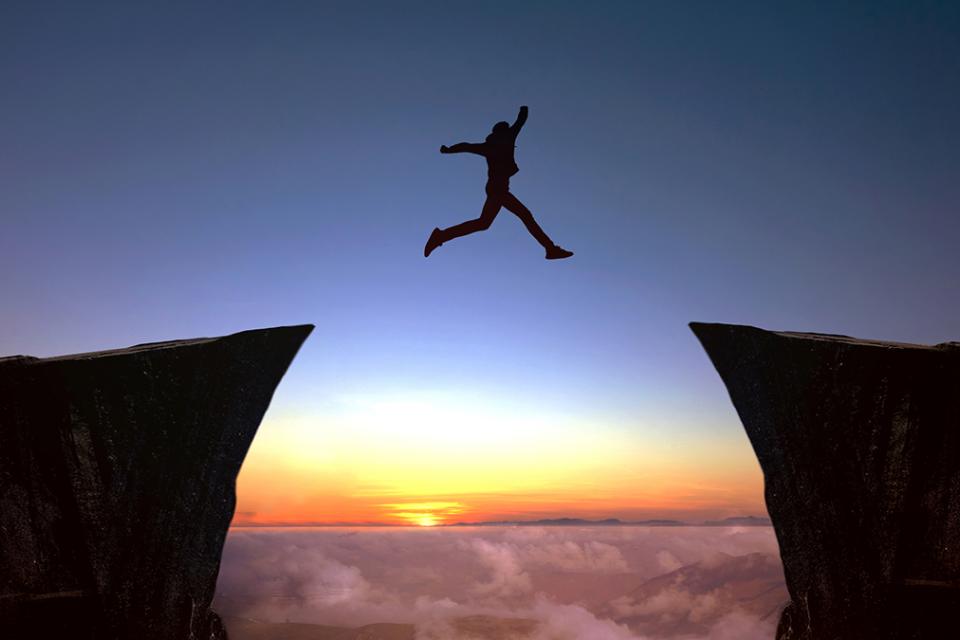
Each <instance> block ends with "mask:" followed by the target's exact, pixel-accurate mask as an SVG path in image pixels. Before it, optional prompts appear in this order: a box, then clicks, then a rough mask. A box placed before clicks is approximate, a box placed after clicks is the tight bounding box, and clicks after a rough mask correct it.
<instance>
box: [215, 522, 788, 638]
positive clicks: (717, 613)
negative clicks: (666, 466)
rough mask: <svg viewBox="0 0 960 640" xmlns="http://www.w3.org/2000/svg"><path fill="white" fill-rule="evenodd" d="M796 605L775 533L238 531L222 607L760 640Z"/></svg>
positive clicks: (511, 630) (278, 617)
mask: <svg viewBox="0 0 960 640" xmlns="http://www.w3.org/2000/svg"><path fill="white" fill-rule="evenodd" d="M786 598H787V595H786V590H785V588H784V586H783V577H782V569H781V566H780V562H779V555H778V552H777V546H776V540H775V538H774V536H773V532H772V530H771V529H769V528H765V527H752V528H750V527H744V528H718V527H661V528H656V527H582V528H573V527H552V528H541V527H512V528H509V527H508V528H499V527H497V528H494V527H483V528H442V529H439V528H435V529H344V528H326V529H233V530H232V531H231V533H230V535H229V536H228V539H227V544H226V547H225V549H224V556H223V562H222V566H221V572H220V580H219V583H218V591H217V597H216V601H215V607H216V608H217V610H218V611H220V612H222V613H223V614H224V615H226V616H237V617H245V618H253V619H257V620H263V621H269V622H287V621H289V622H304V623H314V624H327V625H336V626H343V627H359V626H362V625H368V624H373V623H383V622H391V623H406V624H411V625H416V638H417V640H440V639H447V640H450V639H455V640H479V639H482V638H489V639H500V638H503V639H508V638H509V639H518V640H519V639H521V638H524V639H529V640H577V639H581V638H591V639H593V640H654V639H657V638H664V639H668V638H678V639H679V638H683V639H684V640H689V639H703V640H726V639H728V638H730V639H733V638H737V639H738V640H752V639H756V640H760V639H761V638H763V639H766V638H771V637H773V630H774V626H775V624H776V620H777V615H778V612H779V608H780V606H781V605H782V604H783V603H784V602H785V601H786Z"/></svg>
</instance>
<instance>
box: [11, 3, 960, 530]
mask: <svg viewBox="0 0 960 640" xmlns="http://www.w3.org/2000/svg"><path fill="white" fill-rule="evenodd" d="M958 34H960V5H957V4H956V3H950V2H896V3H895V2H864V3H820V2H810V3H803V4H802V6H790V7H784V6H775V4H774V3H766V2H755V3H753V2H733V3H722V4H718V3H712V2H689V3H675V2H606V3H601V4H600V5H597V6H593V5H589V4H587V3H582V2H524V3H512V4H511V3H499V2H484V3H467V2H415V1H412V2H405V3H390V2H384V3H377V2H342V3H341V2H307V1H303V2H291V1H274V2H208V3H202V4H197V3H176V2H174V3H143V2H133V3H131V2H116V3H113V2H100V3H95V4H92V5H91V4H89V3H74V2H64V3H60V2H43V3H37V2H18V1H14V2H5V3H3V5H2V7H0V83H2V87H3V96H2V99H0V299H2V300H3V306H2V314H0V329H2V330H0V354H31V355H36V356H46V355H55V354H61V353H71V352H81V351H90V350H95V349H102V348H111V347H118V346H126V345H129V344H135V343H140V342H148V341H156V340H164V339H173V338H185V337H196V336H212V335H222V334H228V333H231V332H235V331H240V330H244V329H249V328H256V327H267V326H276V325H288V324H299V323H312V324H315V325H316V326H317V329H316V330H315V332H314V333H313V335H312V336H311V338H310V339H309V340H308V342H307V344H306V345H305V346H304V348H303V349H302V351H301V352H300V355H299V356H298V357H297V359H296V361H295V362H294V364H293V366H292V367H291V369H290V371H289V372H288V374H287V376H286V378H285V379H284V381H283V382H282V384H281V385H280V387H279V389H278V391H277V394H276V396H275V398H274V402H273V404H272V406H271V409H270V411H269V412H268V414H267V416H266V418H265V420H264V422H263V424H262V426H261V429H260V432H259V433H258V436H257V438H256V440H255V442H254V444H253V447H252V448H251V451H250V454H249V456H248V459H247V461H246V463H245V466H244V469H243V471H242V472H241V476H240V478H239V480H238V507H237V517H236V519H235V523H237V524H280V523H287V524H297V523H334V522H383V523H406V524H439V523H444V522H452V521H457V520H467V521H479V520H496V519H518V518H522V519H528V518H538V517H557V516H578V517H620V518H624V519H643V518H648V517H677V518H681V519H705V518H715V517H724V516H730V515H744V514H762V512H763V509H764V507H763V499H762V477H761V474H760V471H759V468H758V466H757V464H756V462H755V459H754V457H753V454H752V452H751V450H750V446H749V443H748V441H747V439H746V436H745V435H744V433H743V431H742V429H741V427H740V425H739V422H738V420H737V417H736V414H735V412H734V410H733V408H732V406H731V405H730V402H729V399H728V397H727V395H726V392H725V390H724V388H723V386H722V383H721V382H720V380H719V378H718V376H717V375H716V373H715V372H714V371H713V369H712V367H711V366H710V363H709V361H708V360H707V358H706V356H705V355H704V353H703V352H702V350H701V349H700V347H699V345H698V344H697V342H696V340H695V339H694V337H693V335H692V334H691V333H690V331H689V329H688V328H687V323H688V322H690V321H713V322H730V323H742V324H751V325H755V326H760V327H765V328H770V329H784V330H798V331H819V332H828V333H841V334H848V335H855V336H859V337H864V338H876V339H890V340H900V341H907V342H922V343H935V342H942V341H947V340H956V339H958V334H960V328H958V323H957V318H958V317H960V286H958V278H957V276H958V271H960V258H958V257H957V256H958V254H957V250H956V239H957V237H958V235H960V218H958V215H957V202H958V196H960V156H958V155H957V151H956V150H957V149H958V148H960V144H958V143H960V126H958V125H960V37H958ZM522 104H526V105H529V107H530V118H529V121H528V122H527V124H526V126H525V127H524V129H523V132H522V133H521V135H520V137H519V139H518V142H517V149H516V157H517V163H518V164H519V166H520V173H519V174H517V175H516V176H515V177H514V178H513V180H512V183H511V189H512V191H513V193H514V194H516V195H517V197H519V198H520V199H521V200H522V201H523V202H524V203H525V204H526V205H527V206H528V207H529V208H530V209H531V210H532V211H533V213H534V215H535V216H536V217H537V219H538V220H539V222H540V223H541V225H542V226H543V227H544V228H545V229H546V231H547V232H548V233H549V234H550V235H551V236H552V237H553V238H554V240H556V242H557V243H559V244H561V245H563V246H564V247H566V248H569V249H571V250H573V251H575V253H576V255H575V256H574V257H573V258H571V259H568V260H564V261H557V262H554V261H546V260H544V259H543V253H542V250H541V249H540V247H539V246H538V245H537V244H536V243H535V241H534V240H533V239H532V238H531V237H529V236H528V235H527V234H526V232H525V230H524V228H523V226H522V225H521V224H520V222H519V221H518V220H517V219H516V218H515V217H514V216H513V215H512V214H510V213H509V212H506V211H504V212H501V214H500V216H499V218H498V219H497V220H496V222H495V223H494V225H493V226H492V227H491V228H490V229H489V230H487V231H485V232H484V233H482V234H478V235H474V236H470V237H467V238H463V239H459V240H456V241H454V242H451V243H448V244H446V245H444V246H443V247H441V248H439V249H438V250H437V251H436V252H434V254H433V255H431V257H430V258H429V259H424V258H423V255H422V248H423V244H424V242H425V241H426V238H427V236H428V235H429V232H430V230H431V229H433V228H434V227H435V226H442V227H445V226H451V225H453V224H455V223H458V222H461V221H463V220H465V219H468V218H472V217H475V216H476V215H478V214H479V211H480V207H481V205H482V201H483V197H484V192H483V181H484V179H485V167H484V165H483V161H482V159H480V158H477V157H474V156H469V155H466V154H464V155H453V156H450V155H441V154H440V153H439V147H440V145H442V144H453V143H455V142H460V141H481V140H482V139H483V138H484V137H485V136H486V134H487V133H488V132H489V130H490V127H491V126H492V124H493V123H494V122H497V121H499V120H509V121H512V120H513V118H514V117H515V116H516V113H517V109H518V107H519V106H520V105H522Z"/></svg>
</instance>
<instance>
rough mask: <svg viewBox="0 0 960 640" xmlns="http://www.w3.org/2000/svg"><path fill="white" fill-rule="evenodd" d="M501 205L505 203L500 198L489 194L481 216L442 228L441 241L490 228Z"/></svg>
mask: <svg viewBox="0 0 960 640" xmlns="http://www.w3.org/2000/svg"><path fill="white" fill-rule="evenodd" d="M501 206H503V205H502V204H501V203H500V198H497V197H494V196H487V200H486V202H484V203H483V210H482V211H481V212H480V217H479V218H474V219H473V220H467V221H466V222H461V223H460V224H458V225H454V226H452V227H447V228H446V229H441V230H440V239H441V241H442V242H447V241H448V240H453V239H454V238H459V237H460V236H465V235H468V234H471V233H476V232H477V231H483V230H484V229H489V228H490V225H491V224H493V221H494V219H495V218H496V217H497V214H498V213H499V212H500V207H501Z"/></svg>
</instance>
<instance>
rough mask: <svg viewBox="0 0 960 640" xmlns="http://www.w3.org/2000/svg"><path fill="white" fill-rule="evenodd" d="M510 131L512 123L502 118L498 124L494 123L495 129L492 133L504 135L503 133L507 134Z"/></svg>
mask: <svg viewBox="0 0 960 640" xmlns="http://www.w3.org/2000/svg"><path fill="white" fill-rule="evenodd" d="M508 131H510V123H508V122H504V121H503V120H501V121H500V122H498V123H497V124H495V125H493V130H492V131H491V132H490V133H492V134H493V135H495V136H502V135H505V134H506V133H507V132H508Z"/></svg>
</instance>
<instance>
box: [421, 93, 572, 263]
mask: <svg viewBox="0 0 960 640" xmlns="http://www.w3.org/2000/svg"><path fill="white" fill-rule="evenodd" d="M527 113H528V109H527V107H526V106H522V107H520V113H519V115H517V120H516V122H514V123H513V124H512V125H511V124H507V123H506V122H498V123H497V124H495V125H493V130H492V131H491V132H490V135H488V136H487V138H486V140H485V141H484V142H481V143H471V142H459V143H457V144H454V145H451V146H449V147H448V146H446V145H443V146H441V147H440V153H464V152H466V153H475V154H477V155H480V156H483V157H484V158H486V159H487V186H486V192H487V200H486V202H484V203H483V209H482V210H481V212H480V217H479V218H475V219H473V220H467V221H466V222H461V223H460V224H458V225H454V226H452V227H448V228H446V229H441V228H439V227H436V228H434V230H433V232H432V233H431V234H430V237H429V238H428V239H427V244H426V246H424V248H423V256H424V257H428V256H429V255H430V254H431V253H432V252H433V250H434V249H436V248H437V247H439V246H440V245H442V244H443V243H444V242H449V241H450V240H453V239H454V238H459V237H461V236H465V235H468V234H470V233H475V232H477V231H483V230H484V229H488V228H490V225H491V224H493V221H494V219H495V218H496V217H497V214H498V213H499V212H500V208H501V207H503V208H506V210H507V211H510V212H511V213H513V214H514V215H516V216H517V217H518V218H520V220H521V221H522V222H523V224H524V226H526V227H527V231H529V232H530V235H532V236H533V237H534V238H536V240H537V242H539V243H540V244H541V245H542V246H543V248H544V250H545V251H546V255H545V256H544V257H545V258H546V259H547V260H557V259H560V258H569V257H570V256H572V255H573V252H572V251H567V250H566V249H564V248H562V247H559V246H557V245H556V244H554V243H553V240H551V239H550V237H549V236H548V235H547V234H546V233H545V232H544V230H543V229H541V228H540V225H539V224H537V221H536V220H534V218H533V214H532V213H530V210H529V209H527V208H526V207H525V206H523V203H522V202H520V201H519V200H518V199H517V197H516V196H515V195H513V194H512V193H510V178H511V177H512V176H514V175H516V173H517V172H518V171H520V168H519V167H518V166H517V163H516V162H515V161H514V159H513V149H514V143H515V142H516V141H517V135H518V134H519V133H520V129H521V127H523V123H524V122H526V121H527Z"/></svg>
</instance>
